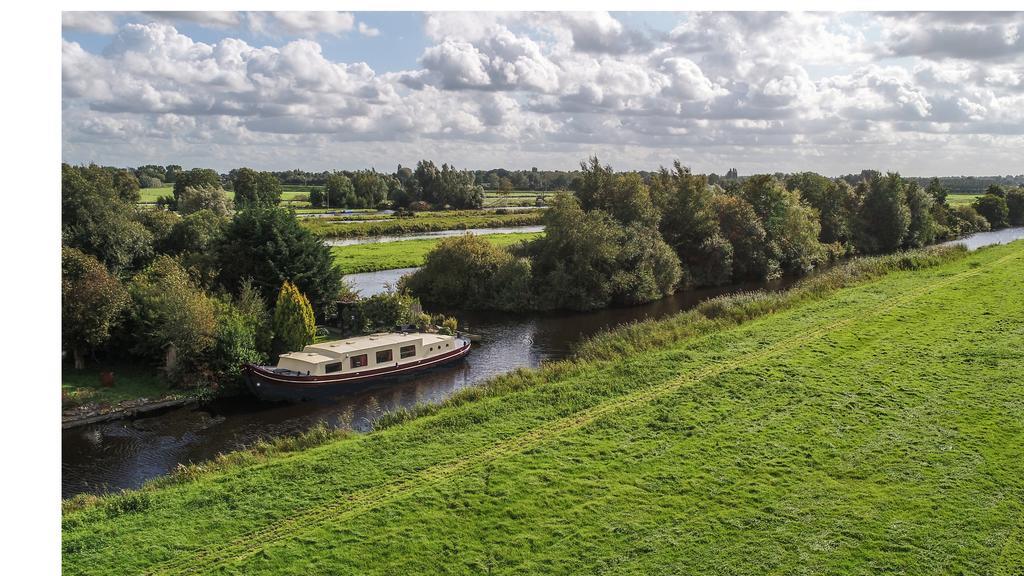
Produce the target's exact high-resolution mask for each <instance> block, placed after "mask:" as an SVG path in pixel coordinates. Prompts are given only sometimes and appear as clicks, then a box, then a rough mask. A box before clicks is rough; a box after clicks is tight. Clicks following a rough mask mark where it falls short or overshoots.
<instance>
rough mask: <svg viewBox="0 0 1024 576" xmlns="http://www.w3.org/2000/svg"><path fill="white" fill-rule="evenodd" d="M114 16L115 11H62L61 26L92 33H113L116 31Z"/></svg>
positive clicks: (115, 14)
mask: <svg viewBox="0 0 1024 576" xmlns="http://www.w3.org/2000/svg"><path fill="white" fill-rule="evenodd" d="M116 16H117V13H116V12H62V13H61V27H62V28H64V29H69V30H79V31H82V32H92V33H93V34H113V33H114V32H117V23H116V21H115V20H116Z"/></svg>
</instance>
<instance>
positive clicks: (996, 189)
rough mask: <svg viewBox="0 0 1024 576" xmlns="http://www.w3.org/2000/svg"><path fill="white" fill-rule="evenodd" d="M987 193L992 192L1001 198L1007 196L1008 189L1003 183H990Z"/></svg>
mask: <svg viewBox="0 0 1024 576" xmlns="http://www.w3.org/2000/svg"><path fill="white" fill-rule="evenodd" d="M985 194H991V195H993V196H998V197H1000V198H1005V197H1006V189H1005V188H1003V186H1002V185H1001V184H989V186H988V188H986V189H985Z"/></svg>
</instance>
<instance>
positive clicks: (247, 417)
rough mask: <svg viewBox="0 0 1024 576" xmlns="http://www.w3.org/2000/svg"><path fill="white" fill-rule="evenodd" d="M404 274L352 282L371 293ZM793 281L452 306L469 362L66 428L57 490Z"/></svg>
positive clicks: (482, 373) (128, 475) (497, 369)
mask: <svg viewBox="0 0 1024 576" xmlns="http://www.w3.org/2000/svg"><path fill="white" fill-rule="evenodd" d="M1020 238H1024V228H1012V229H1005V230H999V231H996V232H986V233H981V234H976V235H974V236H971V237H968V238H964V239H962V240H959V241H957V242H962V243H965V244H967V245H968V247H969V248H971V249H974V248H978V247H980V246H985V245H989V244H1003V243H1006V242H1010V241H1013V240H1016V239H1020ZM410 270H411V269H406V270H404V271H396V270H390V271H384V272H373V273H369V274H356V275H351V276H349V277H348V278H349V279H350V280H351V281H353V283H354V284H355V285H356V286H357V287H359V288H360V289H362V290H363V294H364V295H367V294H371V293H373V292H376V291H379V290H381V289H382V287H383V285H384V283H385V282H394V280H396V279H397V278H398V276H400V275H401V274H402V273H404V272H408V271H410ZM792 282H793V280H792V279H783V280H778V281H774V282H770V283H751V284H744V285H737V286H729V287H724V288H716V289H701V290H691V291H686V292H681V293H678V294H675V295H673V296H669V297H667V298H663V299H661V300H658V301H657V302H653V303H651V304H646V305H643V306H634V307H629V308H610V309H605V310H598V311H594V312H585V313H572V312H559V313H544V314H527V315H511V314H502V313H493V312H487V313H479V312H457V313H456V316H457V317H458V318H459V321H460V324H462V325H463V326H464V327H465V329H466V330H467V331H469V332H472V333H475V334H479V335H480V336H482V342H481V343H480V344H479V345H477V346H476V347H475V349H474V350H473V352H472V353H471V354H470V355H469V356H468V357H467V358H466V360H465V361H463V362H461V363H459V364H456V365H453V366H449V367H446V368H442V369H440V370H438V371H435V372H431V373H428V374H424V375H422V376H420V377H417V378H416V379H413V380H409V381H406V382H401V383H397V384H389V385H381V386H378V387H376V388H371V389H367V390H363V391H360V392H357V393H354V394H351V395H348V396H345V397H342V398H339V399H337V400H335V401H332V402H324V403H316V402H307V403H300V404H267V403H261V402H258V401H256V400H255V399H253V398H251V397H248V396H245V397H241V398H231V399H222V400H218V401H215V402H213V403H210V404H208V405H204V406H197V407H185V408H177V409H172V410H169V411H167V412H164V413H161V414H158V415H154V416H147V417H140V418H135V419H133V420H120V421H113V422H106V423H101V424H95V425H90V426H83V427H80V428H72V429H69V430H65V431H64V432H63V439H62V447H61V449H62V494H63V496H64V497H65V498H67V497H69V496H72V495H74V494H78V493H82V492H92V493H97V492H104V491H110V490H117V489H122V488H133V487H138V486H139V485H141V484H142V483H143V482H145V481H146V480H148V479H150V478H153V477H156V476H160V475H163V474H167V473H168V472H170V471H172V470H173V469H174V468H175V467H176V466H177V465H178V464H179V463H185V462H200V461H203V460H208V459H210V458H213V457H214V456H216V455H217V454H218V453H221V452H228V451H232V450H237V449H238V448H241V447H244V446H246V445H250V444H252V443H253V442H255V441H256V440H258V439H260V438H268V437H273V436H280V435H283V434H296V433H299V432H302V431H303V430H306V429H307V428H309V427H310V426H312V425H314V424H316V423H317V422H319V421H326V422H327V423H328V424H330V425H334V426H337V425H344V426H351V427H353V428H355V429H357V430H368V429H370V428H371V427H372V423H373V421H374V420H375V419H376V418H377V417H379V416H380V415H381V414H383V413H384V412H386V411H389V410H393V409H396V408H401V407H411V406H415V405H416V404H419V403H428V402H429V403H434V402H441V401H443V400H444V399H445V398H448V397H449V396H451V395H452V394H454V393H455V392H457V391H458V390H461V389H463V388H466V387H468V386H473V385H475V384H477V383H480V382H482V381H484V380H486V379H488V378H491V377H493V376H496V375H498V374H502V373H504V372H508V371H510V370H513V369H516V368H520V367H535V366H537V365H538V364H540V363H541V362H543V361H546V360H556V359H559V358H564V357H565V356H566V355H568V354H569V353H570V352H571V350H572V347H573V346H574V345H575V344H577V343H578V342H580V341H581V340H582V339H584V338H587V337H589V336H591V335H593V334H595V333H596V332H599V331H602V330H605V329H608V328H611V327H614V326H617V325H619V324H622V323H626V322H632V321H636V320H643V319H648V318H661V317H664V316H668V315H670V314H674V313H676V312H679V311H681V310H686V309H689V308H692V307H693V306H694V305H696V304H697V303H698V302H700V301H702V300H705V299H707V298H710V297H713V296H716V295H719V294H725V293H730V292H736V291H740V290H753V289H757V288H765V289H771V290H778V289H783V288H785V287H787V286H788V285H790V284H791V283H792Z"/></svg>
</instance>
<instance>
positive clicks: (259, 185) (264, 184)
mask: <svg viewBox="0 0 1024 576" xmlns="http://www.w3.org/2000/svg"><path fill="white" fill-rule="evenodd" d="M231 184H232V187H233V188H234V190H235V207H236V208H238V209H242V208H245V207H247V206H277V204H278V202H280V201H281V182H280V181H279V180H278V179H277V177H276V176H274V175H273V174H271V173H270V172H257V171H255V170H253V169H252V168H239V169H238V170H233V171H232V174H231Z"/></svg>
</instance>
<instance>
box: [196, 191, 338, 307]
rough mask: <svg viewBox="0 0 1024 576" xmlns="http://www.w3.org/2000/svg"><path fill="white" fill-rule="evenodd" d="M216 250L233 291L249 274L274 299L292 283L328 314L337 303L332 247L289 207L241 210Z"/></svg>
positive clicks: (222, 276)
mask: <svg viewBox="0 0 1024 576" xmlns="http://www.w3.org/2000/svg"><path fill="white" fill-rule="evenodd" d="M213 251H214V253H215V254H216V255H217V264H218V266H219V268H220V282H221V283H222V284H223V285H224V286H225V287H226V288H228V290H230V291H231V292H232V293H236V294H237V293H238V290H239V289H240V287H241V285H242V281H243V280H244V279H246V278H250V279H251V281H252V285H253V287H254V288H255V289H256V290H258V291H259V292H260V294H262V295H263V298H264V301H265V302H268V303H269V302H271V301H272V299H273V298H274V296H275V294H276V292H277V290H278V289H279V287H280V286H281V284H282V283H283V282H285V281H289V282H292V283H294V284H295V285H296V286H298V288H299V290H301V291H302V293H304V294H306V295H307V296H308V297H309V299H310V301H311V302H312V305H313V307H314V309H316V310H318V311H320V312H321V313H324V314H326V311H325V307H326V306H327V305H329V304H333V303H334V302H335V300H336V299H337V296H338V293H339V291H340V289H341V284H342V283H341V272H340V270H339V269H338V268H337V267H336V266H335V265H334V260H333V258H332V256H331V250H330V248H329V247H327V246H326V245H324V243H323V242H322V241H321V240H320V239H319V238H317V237H316V236H315V235H314V234H313V233H312V232H310V231H309V230H308V229H306V228H304V227H303V226H301V225H300V224H299V222H298V220H297V219H296V218H295V216H294V214H292V213H291V212H289V211H288V210H285V209H284V208H280V207H274V208H250V209H247V210H243V211H241V212H238V213H237V214H235V216H234V218H233V219H232V220H231V222H230V223H229V224H228V225H227V227H226V228H225V230H224V235H223V237H222V238H221V240H220V241H219V242H217V244H216V246H215V248H214V249H213Z"/></svg>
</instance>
